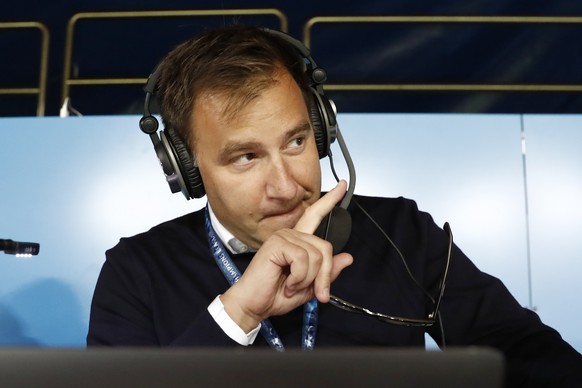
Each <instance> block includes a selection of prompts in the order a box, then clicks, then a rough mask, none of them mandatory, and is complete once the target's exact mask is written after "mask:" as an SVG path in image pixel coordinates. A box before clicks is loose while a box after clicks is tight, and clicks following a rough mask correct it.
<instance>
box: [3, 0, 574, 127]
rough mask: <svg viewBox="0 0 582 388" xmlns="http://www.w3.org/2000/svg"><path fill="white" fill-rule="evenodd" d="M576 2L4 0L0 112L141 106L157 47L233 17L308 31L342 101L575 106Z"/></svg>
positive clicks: (386, 106) (357, 106) (358, 108)
mask: <svg viewBox="0 0 582 388" xmlns="http://www.w3.org/2000/svg"><path fill="white" fill-rule="evenodd" d="M237 10H238V11H237ZM241 10H244V11H241ZM580 15H582V3H580V2H574V1H570V0H556V1H552V2H548V1H542V0H533V1H520V0H502V1H490V0H489V1H488V0H471V1H466V0H441V1H428V0H418V1H414V2H411V1H405V0H388V1H378V0H358V1H355V0H337V1H333V2H332V3H330V2H328V1H321V0H316V1H309V0H297V1H293V2H289V1H283V0H279V1H277V0H271V1H267V0H248V1H240V0H239V1H235V0H223V1H220V2H216V1H204V0H197V1H189V2H187V1H176V0H167V1H138V0H119V1H117V0H116V1H112V0H101V1H94V0H93V1H91V0H77V1H65V0H54V1H50V2H44V1H39V0H21V1H18V2H14V3H10V5H8V2H3V4H2V5H0V50H1V52H2V53H3V54H4V59H3V60H2V62H1V63H0V88H2V89H4V90H0V116H21V115H36V114H41V115H43V114H44V115H58V114H59V109H60V107H61V106H62V105H63V102H64V100H65V98H67V97H69V98H70V101H71V104H72V107H74V108H75V109H76V110H77V111H78V112H80V113H82V114H128V113H135V112H138V113H139V111H140V109H141V108H140V104H141V86H142V80H143V79H144V78H145V77H147V75H148V74H149V72H150V71H151V70H152V69H153V68H154V66H155V65H156V63H157V62H158V61H159V60H160V59H161V57H162V56H163V54H164V53H166V52H167V51H168V50H169V49H170V48H171V47H173V46H174V45H176V44H177V43H178V42H181V41H183V40H185V39H186V38H188V37H190V36H192V35H193V34H195V33H197V32H199V31H200V30H201V29H203V28H205V27H208V26H212V25H216V24H229V23H252V24H260V25H264V26H268V27H272V28H279V29H283V30H285V31H288V32H289V33H291V34H292V35H293V36H294V37H296V38H297V39H299V40H303V41H304V42H305V43H307V45H308V46H310V47H311V48H312V51H313V52H314V53H316V55H314V57H315V58H316V60H317V62H318V64H319V65H320V66H322V67H324V68H325V69H326V70H327V71H328V73H329V80H330V81H329V85H328V86H327V91H328V93H329V95H330V97H332V98H333V99H334V101H335V102H336V104H337V105H338V108H339V110H340V111H342V112H447V113H449V112H464V113H475V112H479V113H492V112H494V113H579V112H580V110H581V109H582V108H581V107H582V103H581V94H582V93H581V92H582V75H581V72H582V71H581V69H582V43H581V42H580V39H578V37H579V36H580V35H581V34H582V16H580ZM24 22H34V23H38V25H24V24H22V25H18V26H17V25H16V24H18V23H24ZM7 89H8V90H7ZM35 89H40V91H38V90H35ZM39 100H41V101H40V102H39ZM39 103H40V104H41V105H42V107H40V108H39Z"/></svg>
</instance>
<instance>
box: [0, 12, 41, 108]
mask: <svg viewBox="0 0 582 388" xmlns="http://www.w3.org/2000/svg"><path fill="white" fill-rule="evenodd" d="M31 28H32V29H37V30H39V31H40V33H41V45H40V64H39V78H38V86H36V87H15V88H0V94H9V95H17V94H36V95H37V96H38V98H37V104H36V115H37V116H44V111H45V97H46V82H47V72H48V53H49V30H48V28H47V27H46V26H45V25H44V24H42V23H40V22H35V21H30V22H0V29H31Z"/></svg>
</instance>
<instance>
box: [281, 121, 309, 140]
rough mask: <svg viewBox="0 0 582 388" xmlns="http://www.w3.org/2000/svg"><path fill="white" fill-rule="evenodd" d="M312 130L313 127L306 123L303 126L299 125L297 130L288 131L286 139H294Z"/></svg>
mask: <svg viewBox="0 0 582 388" xmlns="http://www.w3.org/2000/svg"><path fill="white" fill-rule="evenodd" d="M310 130H311V125H310V124H309V123H308V122H307V121H305V122H303V123H301V124H299V125H298V126H296V127H295V128H292V129H290V130H289V131H287V132H286V133H285V139H286V140H287V139H291V138H292V137H294V136H296V135H298V134H300V133H302V132H307V131H310Z"/></svg>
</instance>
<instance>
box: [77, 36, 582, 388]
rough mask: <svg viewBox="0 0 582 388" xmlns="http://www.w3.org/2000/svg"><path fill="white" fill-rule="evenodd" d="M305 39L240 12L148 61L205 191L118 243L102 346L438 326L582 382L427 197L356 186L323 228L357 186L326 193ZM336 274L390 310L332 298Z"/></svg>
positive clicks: (362, 334)
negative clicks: (361, 191)
mask: <svg viewBox="0 0 582 388" xmlns="http://www.w3.org/2000/svg"><path fill="white" fill-rule="evenodd" d="M308 55H309V54H308V53H306V52H304V51H302V49H301V47H298V46H297V45H296V44H294V43H293V41H291V40H289V39H287V38H285V36H284V35H282V34H280V33H276V32H270V31H266V30H262V29H258V28H254V27H245V26H231V27H224V28H221V29H216V30H209V31H206V32H204V33H202V34H201V35H199V36H197V37H194V38H193V39H191V40H189V41H187V42H185V43H184V44H182V45H180V46H178V47H177V48H176V49H174V50H173V51H172V52H171V53H169V54H168V56H167V57H166V58H165V59H164V60H163V61H162V63H161V65H160V66H159V68H158V69H157V70H156V72H155V73H154V75H153V76H152V77H151V82H153V83H154V84H155V91H156V95H157V97H158V98H159V101H160V107H161V115H162V117H163V120H164V127H165V131H163V132H162V133H161V137H162V140H161V141H159V139H157V137H156V136H157V135H155V133H156V130H157V124H156V123H155V122H152V120H154V119H153V117H152V116H151V115H150V114H149V111H148V110H149V108H148V107H147V105H148V104H149V98H150V97H151V95H150V94H151V93H152V90H149V91H148V95H147V100H146V114H145V115H144V118H143V119H142V122H141V127H142V130H144V132H146V133H149V134H150V136H152V140H154V144H156V149H157V151H158V155H159V156H160V159H161V161H162V164H163V165H164V170H165V171H166V173H167V174H168V175H170V176H171V178H170V181H176V180H177V181H179V186H180V188H181V189H182V191H183V192H185V193H187V196H190V197H195V196H202V195H204V194H206V196H207V199H208V206H207V207H206V208H205V209H202V210H200V211H197V212H194V213H192V214H188V215H185V216H183V217H180V218H178V219H175V220H172V221H169V222H166V223H163V224H161V225H158V226H156V227H154V228H152V229H151V230H150V231H148V232H146V233H143V234H140V235H137V236H134V237H131V238H124V239H122V240H121V241H120V243H119V244H118V245H117V246H116V247H114V248H113V249H111V250H109V251H108V252H107V260H106V262H105V263H104V265H103V269H102V272H101V274H100V277H99V281H98V284H97V287H96V290H95V295H94V299H93V304H92V310H91V321H90V327H89V334H88V338H87V342H88V345H150V346H152V345H153V346H172V345H174V346H271V347H272V348H274V349H277V350H283V349H284V347H297V346H302V347H303V348H305V349H312V348H313V347H314V346H316V347H319V346H348V345H356V346H380V345H382V346H424V338H425V337H424V334H425V332H428V333H429V334H430V335H431V336H432V337H433V338H434V339H435V341H436V342H437V343H438V344H440V345H441V346H443V347H444V346H465V345H482V346H492V347H495V348H498V349H500V350H501V351H503V353H504V354H505V356H506V358H507V366H508V381H509V382H510V383H512V384H516V385H517V384H522V383H523V384H529V385H528V386H533V385H534V384H536V383H538V384H544V383H547V382H551V383H552V384H554V385H553V386H558V385H559V383H561V382H564V383H565V382H571V381H574V382H576V378H580V373H581V372H580V370H582V357H580V355H579V354H578V353H577V352H576V351H575V350H573V349H572V348H571V347H570V346H569V345H568V344H567V343H565V342H564V341H563V340H562V339H561V338H560V336H559V334H558V333H557V332H556V331H555V330H553V329H551V328H549V327H547V326H545V325H544V324H543V323H541V322H540V320H539V318H538V317H537V315H536V314H535V313H533V312H532V311H529V310H527V309H524V308H522V307H521V306H520V305H519V304H518V303H517V302H516V301H515V299H514V298H513V297H512V296H511V295H510V294H509V292H508V291H507V289H506V288H505V287H504V286H503V284H502V283H501V282H500V281H499V280H497V279H495V278H493V277H491V276H489V275H487V274H484V273H482V272H480V271H479V270H478V269H477V268H476V267H475V266H474V265H473V264H472V263H471V261H470V260H469V259H468V258H467V257H465V256H464V254H463V253H462V252H461V251H460V250H459V249H458V248H456V247H455V246H454V245H451V244H452V236H451V235H450V231H444V230H442V229H441V228H439V227H437V226H436V225H435V224H434V222H433V221H432V218H431V217H430V215H429V214H427V213H424V212H420V211H419V210H418V209H417V207H416V205H415V203H414V202H413V201H410V200H406V199H403V198H398V199H387V198H371V197H361V196H354V197H353V198H352V201H351V203H350V206H349V207H348V210H349V213H350V216H351V219H352V225H353V226H352V231H351V234H350V235H349V240H348V241H347V243H346V244H345V247H343V249H341V251H340V252H339V253H336V252H334V249H333V247H332V245H331V244H330V243H329V242H327V241H325V240H324V239H321V238H319V237H317V236H315V235H314V232H315V231H316V229H317V227H318V225H319V224H320V223H321V222H322V220H323V219H324V217H325V216H326V215H327V214H328V213H329V212H330V211H331V210H332V209H333V208H334V207H335V206H336V205H337V204H338V203H339V202H340V201H341V200H342V198H343V197H344V194H345V193H346V189H347V187H346V182H344V181H340V182H339V183H338V185H337V187H335V188H334V189H332V190H331V191H329V192H328V193H327V194H325V195H323V196H321V195H320V189H321V177H320V169H319V158H320V157H322V156H325V154H326V148H327V146H328V145H327V144H326V141H325V140H323V141H322V140H321V139H322V138H324V139H325V138H326V136H328V135H329V133H328V132H329V131H330V128H329V127H330V126H332V127H333V123H331V124H330V123H322V122H326V121H333V120H334V117H332V115H333V113H330V112H329V111H328V106H327V103H326V101H325V100H324V96H323V95H322V89H321V83H322V82H323V80H324V77H321V74H319V73H318V69H317V68H312V67H311V66H310V65H311V64H312V63H311V62H310V60H311V58H310V57H309V56H308ZM306 60H307V61H308V62H309V63H308V69H307V71H305V61H306ZM148 87H149V89H153V87H152V86H151V85H150V84H149V83H148ZM146 89H148V88H146ZM322 132H324V133H322ZM162 148H165V151H164V150H161V149H162ZM160 150H161V152H160ZM168 155H169V156H168ZM175 159H178V162H176V160H175ZM168 160H170V162H171V163H170V162H168ZM332 226H334V225H333V224H332ZM340 227H341V226H340ZM451 247H452V248H451ZM340 248H341V247H340ZM449 249H452V251H449ZM444 274H446V275H444ZM445 286H446V287H445ZM331 290H333V294H334V295H338V296H339V297H340V298H342V299H345V300H347V301H349V302H351V303H354V304H356V305H360V306H365V307H367V308H368V309H369V310H372V311H376V312H379V313H383V314H385V315H384V319H383V320H379V319H374V318H372V317H369V316H365V315H360V314H352V313H350V312H348V311H345V310H343V309H340V308H337V307H336V306H341V305H342V303H343V302H342V300H338V299H336V298H335V297H334V305H331V304H330V303H328V302H329V301H330V294H331ZM442 290H445V291H444V293H442ZM441 295H442V301H441V298H440V296H441ZM318 302H319V303H318ZM441 302H442V303H441ZM343 307H344V308H346V309H348V310H350V309H352V310H353V309H354V308H355V307H353V306H352V307H350V305H349V304H346V303H344V304H343ZM355 309H357V308H355ZM399 317H402V318H399ZM389 322H392V323H399V324H398V325H394V324H390V323H389ZM259 332H260V335H258V334H259ZM562 379H564V380H563V381H562ZM568 379H569V380H568Z"/></svg>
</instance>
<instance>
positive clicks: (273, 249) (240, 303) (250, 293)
mask: <svg viewBox="0 0 582 388" xmlns="http://www.w3.org/2000/svg"><path fill="white" fill-rule="evenodd" d="M346 186H347V184H346V182H345V181H341V182H340V183H338V185H337V186H336V187H335V188H334V189H332V190H331V191H329V192H328V193H327V194H326V195H324V196H323V197H321V198H320V199H319V200H318V201H317V202H315V203H314V204H313V205H311V206H310V207H309V208H307V209H306V210H305V213H304V214H303V216H302V217H301V218H300V219H299V221H298V222H297V224H296V225H295V227H294V228H293V229H281V230H279V231H277V232H275V233H274V234H273V235H272V236H270V237H269V238H268V239H267V240H266V241H265V242H264V243H263V245H262V246H261V248H260V249H259V250H258V251H257V253H256V254H255V257H254V258H253V260H252V261H251V263H250V264H249V266H248V267H247V269H246V271H245V272H244V274H243V275H242V276H241V278H240V280H239V281H238V282H237V283H235V284H234V285H233V286H232V287H231V288H230V289H229V290H228V291H226V292H225V293H224V294H223V295H222V296H221V297H220V299H221V301H222V303H223V305H224V308H225V310H226V312H227V313H228V315H229V316H230V317H231V318H232V319H233V320H234V321H235V322H236V323H237V324H238V325H239V326H240V327H241V329H243V330H244V331H245V332H248V331H250V330H251V329H253V328H254V327H256V326H257V325H258V323H259V322H260V321H261V320H263V319H265V318H268V317H270V316H273V315H281V314H285V313H287V312H289V311H291V310H293V309H294V308H296V307H298V306H300V305H302V304H304V303H305V302H307V301H308V300H310V299H311V298H313V296H314V295H315V296H316V297H317V299H318V300H319V301H320V302H323V303H327V302H328V301H329V290H330V285H331V283H332V282H333V281H334V280H335V279H336V278H337V277H338V275H339V274H340V273H341V271H342V270H343V269H344V268H346V267H347V266H349V265H350V264H351V263H352V261H353V259H352V256H351V255H350V254H348V253H339V254H337V255H335V256H334V255H333V254H332V246H331V244H330V243H329V242H327V241H325V240H323V239H321V238H319V237H316V236H314V235H313V232H314V231H315V230H316V229H317V226H318V225H319V224H320V223H321V221H322V220H323V218H324V217H325V216H326V215H327V214H328V213H329V212H330V211H331V209H333V207H334V206H335V205H336V204H337V203H338V202H339V201H340V200H341V199H342V197H343V195H344V194H345V191H346Z"/></svg>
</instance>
